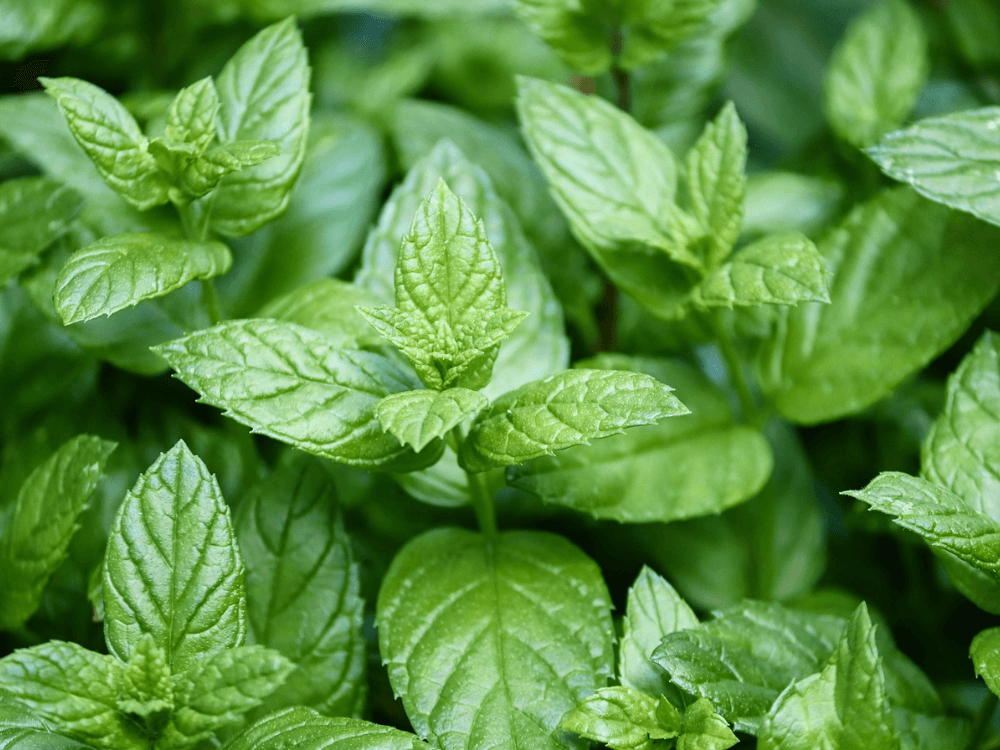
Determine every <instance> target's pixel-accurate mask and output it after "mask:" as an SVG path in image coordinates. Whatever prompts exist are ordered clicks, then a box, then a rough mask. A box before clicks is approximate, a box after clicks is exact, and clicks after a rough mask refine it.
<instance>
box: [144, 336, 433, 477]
mask: <svg viewBox="0 0 1000 750" xmlns="http://www.w3.org/2000/svg"><path fill="white" fill-rule="evenodd" d="M155 351H157V352H158V353H159V354H160V355H161V356H162V357H163V358H164V359H166V360H167V362H169V363H170V366H171V367H173V368H174V369H175V370H176V371H177V377H178V378H180V379H181V380H182V381H184V382H185V383H186V384H187V385H189V386H190V387H191V388H194V390H196V391H198V393H200V394H201V395H202V400H203V401H205V402H206V403H209V404H212V405H213V406H217V407H219V408H220V409H225V410H226V414H227V415H229V416H231V417H232V418H233V419H235V420H237V421H238V422H241V423H242V424H245V425H247V426H249V427H251V428H252V429H253V431H254V432H259V433H261V434H264V435H268V436H269V437H273V438H275V439H276V440H281V441H283V442H286V443H289V444H291V445H293V446H295V447H296V448H299V449H301V450H304V451H306V452H307V453H314V454H316V455H318V456H323V457H325V458H329V459H332V460H334V461H339V462H341V463H346V464H350V465H352V466H362V467H365V468H369V469H378V468H391V469H393V470H405V468H404V467H411V468H412V467H413V465H414V464H420V463H426V462H427V461H428V460H430V459H433V458H436V455H431V454H433V453H434V452H433V451H427V452H425V453H427V455H424V454H421V457H420V459H416V458H415V457H414V455H413V452H412V451H411V450H409V449H408V448H406V447H404V446H402V445H400V444H399V441H398V440H396V439H395V438H394V437H392V436H391V435H386V434H384V433H383V432H382V429H381V427H380V426H379V423H378V418H377V417H376V416H375V404H376V403H377V402H378V400H379V399H380V398H382V397H383V396H388V395H389V394H390V393H395V392H397V391H408V390H412V389H414V388H416V387H418V383H416V382H415V378H413V376H412V375H408V374H407V373H406V372H405V371H404V370H402V369H400V367H399V366H398V365H396V364H395V363H394V362H393V361H392V360H390V359H387V358H386V357H383V356H380V355H378V354H373V353H371V352H361V351H340V350H338V349H337V348H336V347H335V346H334V345H333V344H332V343H331V342H330V340H329V339H327V338H326V337H325V336H323V334H321V333H316V332H314V331H310V330H308V329H305V328H302V327H300V326H297V325H294V324H292V323H282V322H280V321H276V320H263V319H261V320H237V321H232V322H228V323H222V324H220V325H217V326H215V327H214V328H209V329H207V330H204V331H197V332H195V333H192V334H189V335H188V336H186V337H184V338H182V339H178V340H177V341H172V342H170V343H169V344H164V345H162V346H159V347H156V348H155Z"/></svg>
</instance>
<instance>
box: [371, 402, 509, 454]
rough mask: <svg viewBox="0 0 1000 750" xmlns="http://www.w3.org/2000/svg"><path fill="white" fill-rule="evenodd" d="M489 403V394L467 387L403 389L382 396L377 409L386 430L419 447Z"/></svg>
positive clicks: (403, 442) (418, 448) (405, 443)
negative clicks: (430, 389) (400, 391)
mask: <svg viewBox="0 0 1000 750" xmlns="http://www.w3.org/2000/svg"><path fill="white" fill-rule="evenodd" d="M489 403H490V402H489V399H488V398H486V396H484V395H482V394H481V393H477V392H476V391H470V390H469V389H467V388H449V389H448V390H447V391H440V392H437V391H427V390H420V391H404V392H402V393H394V394H392V395H391V396H386V397H385V398H383V399H382V400H381V401H379V402H378V406H377V407H376V409H375V411H376V413H377V414H378V420H379V422H381V423H382V429H383V430H385V431H386V432H390V433H392V434H393V436H395V438H396V439H397V440H398V441H399V442H401V443H402V444H403V445H412V446H413V450H415V451H420V450H423V448H424V446H426V445H427V444H428V443H429V442H430V441H432V440H434V439H435V438H443V437H445V436H446V435H447V434H448V432H449V431H450V430H451V429H452V428H453V427H455V426H456V425H459V424H461V423H462V422H463V421H465V420H466V419H469V418H471V417H474V416H476V414H478V413H479V412H480V411H482V410H483V409H484V408H486V407H487V406H488V405H489Z"/></svg>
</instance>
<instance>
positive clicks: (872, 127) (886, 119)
mask: <svg viewBox="0 0 1000 750" xmlns="http://www.w3.org/2000/svg"><path fill="white" fill-rule="evenodd" d="M929 72H930V56H929V51H928V43H927V32H926V31H925V30H924V25H923V23H922V22H921V20H920V16H919V15H917V12H916V11H915V10H913V8H911V7H910V4H909V3H908V2H906V0H881V2H879V3H877V4H875V5H873V6H872V7H871V8H869V9H868V10H867V11H865V12H864V13H862V14H861V15H860V16H858V17H857V18H856V19H855V20H854V21H852V22H851V25H850V26H849V27H848V28H847V33H846V34H845V35H844V38H843V39H841V41H840V43H839V44H838V45H837V48H836V49H835V50H834V51H833V56H832V57H831V59H830V64H829V67H828V68H827V71H826V78H825V80H824V82H823V105H824V109H825V110H826V117H827V120H829V122H830V125H831V126H832V127H833V130H834V132H835V133H836V134H837V135H839V136H840V137H841V138H843V139H844V140H846V141H848V142H849V143H851V144H853V145H855V146H870V145H871V144H873V143H875V142H876V141H877V140H878V139H879V138H881V137H882V136H883V135H885V134H886V133H888V132H889V131H890V130H894V129H895V128H898V127H899V126H900V125H902V124H903V121H904V120H906V118H907V116H908V115H909V114H910V110H912V109H913V105H914V104H916V101H917V97H918V96H919V95H920V92H921V90H923V88H924V84H925V83H926V82H927V75H928V73H929Z"/></svg>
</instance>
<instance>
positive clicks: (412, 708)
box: [376, 528, 613, 750]
mask: <svg viewBox="0 0 1000 750" xmlns="http://www.w3.org/2000/svg"><path fill="white" fill-rule="evenodd" d="M610 607H611V602H610V599H609V598H608V593H607V589H606V588H605V586H604V581H603V580H602V579H601V574H600V571H599V570H598V568H597V566H596V565H595V564H594V563H593V562H592V561H591V560H590V559H589V558H587V557H586V556H585V555H584V554H583V553H581V552H580V551H579V550H578V549H577V548H576V547H574V546H573V545H572V544H570V543H569V542H567V541H566V540H565V539H563V538H562V537H559V536H555V535H552V534H546V533H541V532H531V531H526V532H506V533H503V534H500V535H499V536H498V537H496V538H494V539H487V538H485V537H483V536H481V535H479V534H476V533H473V532H469V531H464V530H460V529H454V528H451V529H437V530H434V531H431V532H428V533H426V534H424V535H423V536H420V537H418V538H417V539H415V540H413V541H411V542H410V543H409V544H407V545H406V546H405V547H404V548H403V549H402V550H401V551H400V552H399V553H398V554H397V555H396V558H395V560H393V563H392V566H391V567H390V569H389V572H388V573H387V574H386V576H385V579H384V580H383V582H382V589H381V591H380V592H379V597H378V605H377V608H376V622H377V624H378V629H379V645H380V648H381V651H382V656H383V658H384V659H385V660H386V663H387V665H388V668H389V680H390V682H391V683H392V686H393V689H394V690H395V691H396V693H397V694H399V695H400V696H401V697H402V699H403V705H404V707H405V708H406V713H407V716H408V717H409V719H410V721H411V722H412V724H413V726H414V728H415V729H416V731H417V733H418V734H419V735H420V736H422V737H428V738H432V739H433V741H434V743H435V744H437V745H439V746H440V747H441V748H443V750H459V749H460V748H463V749H464V748H467V747H473V746H474V747H487V746H500V745H514V746H517V747H532V748H545V749H546V750H555V749H556V748H560V747H567V746H568V747H577V746H578V743H577V742H575V741H573V740H572V739H571V738H570V737H569V736H568V735H567V734H566V733H563V732H560V731H559V724H560V723H561V721H562V720H563V718H564V717H565V715H566V714H567V713H568V712H569V711H571V710H573V709H574V708H575V707H576V705H577V704H578V703H579V701H580V700H582V699H583V698H584V697H585V696H587V695H589V694H591V693H593V692H594V691H595V690H596V689H597V688H599V687H601V686H603V685H604V684H605V683H606V680H607V678H608V677H609V676H610V675H611V673H612V671H613V664H612V644H611V638H612V633H613V628H612V624H611V617H610ZM453 685H463V686H464V687H463V689H462V690H461V691H455V690H454V689H452V688H451V687H450V686H453Z"/></svg>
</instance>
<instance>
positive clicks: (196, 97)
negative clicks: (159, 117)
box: [164, 76, 220, 156]
mask: <svg viewBox="0 0 1000 750" xmlns="http://www.w3.org/2000/svg"><path fill="white" fill-rule="evenodd" d="M219 106H220V105H219V93H218V92H217V91H216V90H215V84H214V83H212V78H211V76H207V77H205V78H202V79H201V80H200V81H196V82H195V83H192V84H191V85H190V86H187V87H186V88H183V89H181V90H180V91H179V92H178V93H177V96H175V97H174V100H173V102H171V103H170V109H169V110H168V111H167V124H166V129H165V131H164V134H165V135H166V136H167V139H168V140H170V141H172V142H174V143H177V144H181V143H183V144H188V145H190V146H193V147H194V152H195V155H199V156H200V155H201V154H203V153H205V151H206V149H208V147H209V145H210V144H211V143H212V141H213V140H215V131H216V127H217V124H218V118H219Z"/></svg>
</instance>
